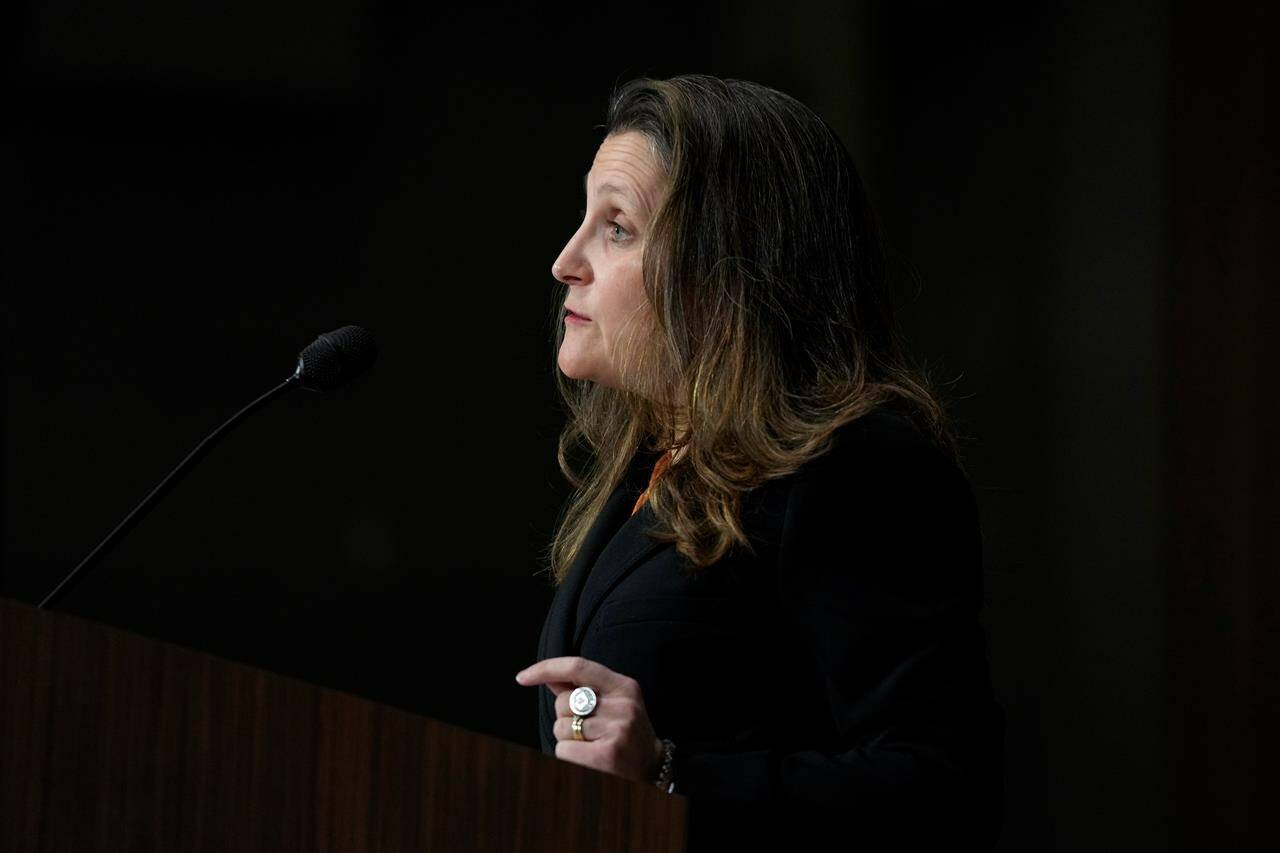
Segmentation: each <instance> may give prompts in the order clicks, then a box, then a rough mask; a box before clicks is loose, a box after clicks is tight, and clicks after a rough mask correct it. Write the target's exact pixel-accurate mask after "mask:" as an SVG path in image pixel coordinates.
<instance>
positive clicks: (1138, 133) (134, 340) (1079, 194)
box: [0, 0, 1280, 850]
mask: <svg viewBox="0 0 1280 853" xmlns="http://www.w3.org/2000/svg"><path fill="white" fill-rule="evenodd" d="M6 10H7V11H5V12H4V13H3V15H4V16H5V18H6V20H5V23H6V26H5V27H4V28H3V31H4V33H5V36H4V38H5V40H6V41H5V43H4V47H5V48H7V49H6V50H5V55H6V56H7V57H8V58H9V59H8V66H7V68H6V71H7V77H8V79H7V84H8V85H7V86H6V93H5V94H6V97H5V110H4V112H5V114H6V118H5V121H4V125H5V127H6V129H5V130H4V131H3V135H2V137H0V153H2V154H3V158H4V166H5V168H4V173H3V174H4V188H5V191H4V193H3V197H4V200H5V206H6V207H7V208H8V210H7V213H8V216H7V217H6V218H7V220H8V226H7V237H8V239H7V240H5V247H4V272H3V276H4V277H3V283H2V285H0V286H2V287H3V291H2V293H3V295H2V296H0V322H2V323H3V326H2V327H0V335H2V339H0V371H2V372H3V380H4V392H5V402H4V409H3V422H2V423H0V431H2V436H3V445H4V454H3V481H2V482H3V491H2V492H0V501H2V502H3V514H2V515H0V524H2V528H0V530H2V534H3V542H4V552H3V560H4V562H3V568H2V572H3V574H2V576H0V594H3V595H6V596H9V597H13V598H18V599H22V600H25V601H30V602H34V601H36V600H38V599H40V598H41V597H43V595H44V594H45V593H47V592H48V591H49V590H50V589H51V588H52V587H53V586H54V585H55V584H56V582H57V581H58V579H60V577H61V576H62V575H63V574H64V573H65V572H66V571H68V570H69V569H70V568H71V567H72V566H74V565H75V564H76V563H77V562H78V561H79V560H80V558H81V557H83V556H84V554H85V553H87V552H88V550H89V549H90V548H92V547H93V545H94V544H96V542H97V541H98V540H99V539H100V538H101V537H102V536H104V535H105V534H106V533H107V532H108V531H109V530H110V529H111V527H112V526H114V524H115V523H116V522H117V521H118V520H119V519H120V518H121V517H122V516H123V515H124V514H125V513H126V512H127V511H128V510H129V509H130V508H131V507H132V506H133V505H134V503H136V502H137V501H138V500H139V499H140V498H141V497H142V496H143V495H144V494H146V492H147V491H148V490H149V489H150V488H151V487H152V486H153V485H154V484H155V483H156V482H157V481H158V480H159V479H160V478H161V477H162V476H163V475H164V474H165V473H166V472H167V471H168V470H169V469H170V468H171V467H172V466H173V465H174V464H176V462H177V461H178V460H179V459H180V458H181V457H182V456H183V455H185V454H186V452H187V451H189V450H190V449H191V448H192V447H193V446H194V445H195V444H196V443H197V442H198V441H199V440H200V439H201V438H202V437H203V436H204V435H205V434H206V433H207V432H208V431H210V430H211V429H212V428H213V427H214V426H216V425H217V424H218V423H220V422H221V421H222V420H223V419H225V418H226V417H228V416H229V415H231V414H232V413H233V412H235V411H236V410H238V409H239V408H240V407H241V406H243V405H244V404H246V403H247V402H249V400H251V399H252V398H253V397H255V396H257V395H258V394H260V393H262V392H263V391H266V390H267V389H268V388H270V387H271V386H273V385H275V384H276V383H278V382H279V381H281V380H283V379H284V378H285V377H286V376H287V375H289V373H291V372H292V368H293V361H294V358H295V357H296V354H297V352H298V350H300V349H301V348H302V347H303V346H304V345H306V344H307V343H309V342H310V341H311V340H312V339H313V338H314V337H315V335H317V334H318V333H320V332H323V331H328V330H330V329H333V328H335V327H337V326H341V325H345V324H348V323H356V324H361V325H365V326H367V327H369V328H370V329H372V330H373V331H374V332H375V333H376V335H377V336H378V339H379V341H380V344H381V357H380V361H379V363H378V364H377V366H376V367H375V368H374V369H373V371H372V372H370V373H369V374H367V375H366V376H364V377H362V378H361V379H359V380H358V381H357V382H355V383H354V384H353V385H351V386H348V387H346V388H344V389H341V390H339V391H337V392H334V393H332V394H329V395H319V394H308V393H305V392H296V393H294V394H292V395H289V396H286V397H285V398H283V399H282V400H280V401H278V402H276V403H275V404H273V405H272V406H271V408H269V409H267V410H265V411H263V412H261V413H258V414H255V415H253V416H252V417H251V418H250V419H249V420H248V421H247V422H246V423H245V424H244V425H243V426H241V427H240V428H239V429H238V430H237V431H236V432H235V433H234V434H232V435H231V436H230V437H229V438H227V439H226V440H225V441H224V442H223V443H222V444H221V445H220V446H218V447H217V448H216V449H215V450H214V452H213V454H212V456H211V457H210V458H209V459H207V460H206V462H205V463H204V464H203V465H202V467H200V468H198V469H197V470H196V471H194V472H193V473H192V474H191V475H190V476H189V477H188V478H187V479H186V480H185V481H184V482H183V483H182V484H181V485H180V486H179V488H178V489H176V490H175V491H174V492H173V493H172V494H171V495H170V496H169V498H168V499H167V500H166V502H165V503H163V504H162V505H160V506H159V507H158V508H157V509H156V510H155V511H154V512H153V513H152V514H151V515H150V516H149V517H148V518H147V519H146V520H145V521H144V522H143V523H142V524H141V525H140V526H139V527H138V529H137V530H136V531H135V532H134V533H133V534H132V535H131V536H130V537H129V538H128V539H127V540H125V541H124V542H123V543H122V544H121V545H120V547H119V548H118V549H117V550H116V551H114V552H113V553H112V554H111V556H110V557H109V558H108V559H107V560H106V561H105V562H104V563H103V564H102V565H101V566H100V567H99V568H98V569H97V570H95V572H94V573H93V574H91V575H89V576H88V579H87V580H86V581H85V582H84V583H83V584H82V585H81V586H80V587H78V588H77V589H76V590H75V591H74V592H73V593H72V594H71V595H70V596H69V597H68V598H67V599H66V600H65V602H64V604H63V605H62V607H63V609H65V610H66V611H68V612H71V613H74V614H78V615H81V616H84V617H87V618H90V619H94V620H98V621H101V622H105V623H108V624H111V625H115V626H119V627H122V628H126V629H129V630H132V631H135V632H138V633H141V634H145V635H148V636H152V637H157V638H162V639H165V640H169V641H172V642H177V643H180V644H183V645H187V646H191V647H195V648H198V649H203V650H206V651H209V652H212V653H215V654H218V655H222V656H225V657H229V658H233V659H236V660H240V661H245V662H248V663H251V664H254V665H257V666H261V667H265V668H268V669H271V670H274V671H277V672H281V673H286V674H289V675H294V676H297V677H300V678H303V679H306V680H309V681H313V682H316V683H319V684H323V685H326V686H331V687H336V688H339V689H342V690H345V691H349V692H352V693H356V694H359V695H362V696H366V697H369V698H372V699H375V700H377V701H381V702H387V703H391V704H394V705H396V706H399V707H403V708H407V709H410V710H413V711H417V712H420V713H423V714H427V715H431V716H434V717H438V718H441V719H444V720H446V721H448V722H451V723H457V724H460V725H464V726H467V727H468V728H472V729H475V730H478V731H482V732H486V733H490V734H493V735H496V736H498V737H502V738H504V739H508V740H512V741H517V742H521V743H524V744H527V745H529V746H531V747H536V743H537V735H536V726H535V721H536V710H535V704H534V699H535V693H534V691H533V690H532V689H529V688H521V687H519V686H518V685H516V684H515V682H514V681H513V680H512V679H513V676H514V674H515V672H516V671H517V670H518V669H521V668H523V667H524V666H527V665H528V664H530V663H532V662H533V660H534V656H535V648H536V644H537V637H538V632H539V629H540V627H541V624H542V619H543V616H544V615H545V611H546V607H547V605H548V603H549V602H550V599H551V595H552V590H551V588H550V586H549V585H548V583H547V581H546V579H545V577H544V576H541V575H536V574H535V572H536V571H537V568H538V564H537V554H538V552H539V551H541V549H542V548H543V547H544V546H545V545H546V543H547V541H548V540H549V538H550V536H551V533H552V529H553V525H554V522H555V518H556V513H557V510H558V508H559V507H560V505H561V503H562V502H563V500H564V498H565V497H566V496H567V494H568V492H567V486H566V484H565V483H563V482H562V481H561V478H560V475H559V473H558V469H557V467H556V464H555V459H554V448H555V436H556V433H557V430H558V429H559V426H560V425H561V423H562V422H563V413H562V412H561V411H560V409H559V406H558V402H557V400H556V397H555V394H554V387H553V381H552V376H553V373H552V371H553V370H555V361H554V353H553V351H552V347H551V337H550V335H551V332H550V324H549V320H550V318H551V317H552V316H553V312H554V311H555V309H556V304H555V301H554V295H555V289H556V286H557V283H556V282H555V281H554V280H553V278H552V277H551V274H550V265H551V262H552V261H553V260H554V259H555V257H556V255H557V254H558V252H559V250H560V247H561V246H562V245H563V243H564V241H565V240H566V239H567V238H568V237H569V235H570V234H571V233H572V231H573V229H574V227H575V226H576V217H577V211H578V210H579V209H580V207H581V193H582V187H581V175H582V173H583V172H584V171H586V169H587V168H588V167H589V166H590V163H591V158H592V156H593V154H594V152H595V148H596V146H597V145H598V144H599V141H600V136H599V134H600V131H599V129H598V127H597V125H599V124H601V123H602V122H603V121H604V110H605V105H606V99H607V96H608V94H609V91H610V89H611V88H612V87H613V85H614V84H615V83H617V82H620V81H623V80H625V79H628V78H630V77H633V76H637V75H641V74H645V75H651V76H659V77H663V76H670V75H674V74H679V73H686V72H701V73H710V74H716V75H719V76H725V77H741V78H747V79H752V80H756V81H759V82H762V83H765V84H768V85H772V86H775V87H777V88H780V89H782V90H784V91H786V92H788V93H790V94H792V95H794V96H796V97H798V98H800V99H801V100H803V101H805V102H806V103H808V104H809V105H810V106H811V107H813V108H814V109H815V110H816V111H817V112H818V113H819V114H821V115H823V116H824V117H825V118H826V119H827V120H828V121H829V122H830V123H831V124H832V125H833V126H834V127H835V128H836V129H837V130H838V131H839V132H840V133H841V134H842V136H843V137H844V140H845V142H846V143H847V144H848V146H849V148H850V150H851V151H852V153H853V155H854V157H855V160H856V161H857V162H858V164H859V167H860V169H861V170H862V172H863V175H864V179H865V181H866V183H867V186H868V188H869V191H870V193H871V196H872V201H873V203H874V205H875V206H876V208H877V210H878V211H879V213H880V214H881V216H882V219H883V221H884V225H885V228H886V231H887V234H888V237H889V239H890V242H891V244H892V245H893V247H894V248H895V249H896V250H897V251H898V252H900V253H902V255H903V256H905V257H906V258H909V259H910V260H911V261H912V262H913V263H914V265H915V268H916V270H918V272H919V282H918V286H909V287H906V288H904V290H903V292H902V293H901V294H900V300H901V304H902V311H903V321H904V325H905V327H906V331H907V333H908V336H909V338H910V340H911V341H912V343H913V345H914V347H915V351H916V353H917V354H918V356H919V357H920V359H921V360H922V361H923V362H925V363H926V364H927V365H928V366H929V368H930V370H931V374H932V375H933V376H934V378H935V379H936V380H938V381H940V382H942V383H943V390H944V392H945V393H946V394H947V395H948V398H949V399H951V400H952V402H953V411H954V413H955V415H956V417H957V418H958V419H959V422H960V426H961V428H962V429H963V431H964V434H965V435H966V440H965V443H964V447H965V456H966V465H967V467H968V469H969V471H970V477H971V480H972V482H973V485H974V489H975V492H976V494H977V496H978V499H979V502H980V505H981V509H982V517H983V527H984V541H985V548H986V579H987V596H986V606H985V610H984V621H985V623H986V625H987V627H988V635H989V641H990V658H991V665H992V673H993V677H994V679H995V682H996V687H997V691H998V694H999V697H1000V699H1001V701H1002V703H1003V704H1004V705H1005V707H1006V709H1007V711H1008V714H1009V721H1010V727H1009V739H1008V747H1009V764H1008V782H1009V793H1008V820H1007V823H1006V826H1005V831H1004V838H1003V840H1002V845H1001V849H1004V850H1080V849H1113V850H1166V849H1177V850H1184V849H1185V850H1200V849H1205V848H1206V847H1208V846H1210V845H1212V844H1217V843H1226V842H1230V843H1231V844H1232V846H1233V848H1234V849H1259V850H1261V849H1273V848H1272V847H1271V845H1272V844H1274V843H1276V830H1275V827H1274V823H1273V822H1270V821H1267V820H1265V818H1267V817H1268V816H1269V811H1270V809H1269V804H1273V803H1274V802H1275V801H1276V798H1277V796H1280V786H1278V785H1277V776H1278V774H1277V770H1276V758H1277V757H1278V756H1277V749H1276V745H1277V743H1276V736H1275V734H1274V733H1273V732H1272V727H1273V724H1274V722H1275V720H1276V719H1278V718H1280V717H1278V716H1277V711H1278V710H1280V708H1278V707H1277V703H1276V686H1277V684H1276V682H1277V677H1278V676H1277V667H1276V652H1277V646H1278V645H1280V639H1278V638H1280V622H1278V621H1277V616H1276V607H1275V601H1276V594H1277V592H1278V590H1277V580H1276V571H1275V570H1276V568H1277V566H1280V559H1277V549H1276V544H1275V528H1276V524H1275V521H1276V519H1277V517H1280V516H1278V514H1277V512H1276V509H1277V506H1278V501H1277V494H1276V487H1275V486H1274V482H1275V478H1274V474H1275V473H1276V465H1275V462H1276V449H1275V444H1274V440H1273V438H1272V435H1271V429H1270V427H1271V425H1273V424H1274V423H1275V415H1276V403H1275V399H1274V392H1273V389H1274V380H1273V379H1272V378H1271V376H1270V373H1271V368H1274V367H1275V366H1276V361H1277V360H1276V358H1275V356H1276V344H1275V343H1274V340H1272V339H1267V338H1265V337H1264V336H1263V335H1262V330H1263V329H1266V328H1268V327H1269V326H1270V327H1273V328H1274V326H1275V323H1276V321H1277V320H1280V312H1278V311H1277V304H1276V298H1275V296H1274V293H1273V290H1274V286H1275V284H1276V278H1275V275H1274V270H1275V267H1276V264H1275V260H1276V250H1275V248H1274V244H1273V242H1272V238H1273V237H1274V235H1275V234H1276V233H1280V231H1278V229H1277V225H1280V221H1278V219H1280V217H1278V215H1277V212H1278V210H1280V206H1278V205H1277V195H1276V187H1277V180H1276V168H1275V161H1274V157H1273V153H1272V152H1274V151H1275V150H1277V140H1276V125H1275V111H1274V109H1273V108H1272V105H1273V104H1274V103H1276V102H1277V101H1278V98H1277V87H1276V86H1275V83H1276V74H1277V71H1276V62H1275V58H1274V57H1275V51H1276V48H1277V47H1278V46H1280V45H1278V44H1277V38H1276V25H1277V20H1276V14H1275V12H1274V11H1272V10H1271V9H1270V7H1268V6H1267V5H1265V4H1261V3H1258V4H1253V5H1240V6H1237V7H1234V8H1233V7H1214V10H1213V12H1212V13H1209V12H1206V11H1200V10H1199V9H1198V8H1193V7H1191V6H1183V5H1180V4H1174V5H1169V4H1162V3H1134V4H1123V5H1122V7H1120V8H1117V7H1114V6H1112V5H1110V4H1096V3H1095V4H1083V5H1082V4H1073V5H1072V6H1071V7H1070V8H1058V9H1048V8H1040V7H1039V6H1038V5H1037V7H1036V8H1034V9H1026V8H1023V9H1021V10H1020V11H1009V10H997V9H979V8H975V7H973V6H972V5H970V4H964V5H963V6H959V5H957V4H948V5H946V6H943V5H941V4H938V5H937V6H934V5H933V4H921V3H893V4H890V3H882V4H834V3H822V4H785V8H782V4H773V3H747V2H735V3H733V4H683V5H675V4H673V5H671V6H670V7H669V8H668V7H663V6H656V5H654V4H645V5H643V6H636V5H625V4H624V5H605V4H593V5H590V6H584V7H581V8H580V9H574V8H572V7H546V9H545V10H542V11H523V12H512V11H509V10H506V9H502V8H494V7H489V6H484V7H483V8H477V10H476V11H475V12H462V11H457V10H450V9H447V8H437V9H435V10H432V11H430V12H427V11H426V9H425V4H422V8H420V9H418V10H417V11H413V12H411V11H407V10H405V9H403V8H400V7H396V6H391V5H388V4H380V5H379V4H357V3H355V2H349V1H346V2H344V0H324V1H323V2H311V3H306V4H302V3H283V2H277V0H267V2H263V0H255V2H252V3H249V2H235V3H221V4H216V6H215V5H214V4H209V5H204V6H192V5H190V4H184V3H173V2H160V0H115V2H111V3H106V2H96V3H83V2H82V3H73V2H70V0H48V2H44V3H38V4H37V3H25V4H24V3H19V4H9V5H8V6H6ZM494 531H500V532H499V533H497V534H495V532H494Z"/></svg>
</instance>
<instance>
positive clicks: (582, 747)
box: [556, 740, 613, 773]
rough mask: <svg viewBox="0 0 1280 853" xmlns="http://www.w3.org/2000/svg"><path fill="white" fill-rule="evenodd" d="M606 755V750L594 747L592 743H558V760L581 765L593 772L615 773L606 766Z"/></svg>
mask: <svg viewBox="0 0 1280 853" xmlns="http://www.w3.org/2000/svg"><path fill="white" fill-rule="evenodd" d="M605 755H606V753H605V752H604V750H602V749H600V748H599V747H597V746H594V745H593V744H592V743H591V742H590V741H579V740H561V741H556V758H559V759H561V760H563V761H571V762H573V763H574V764H581V765H582V766H583V767H590V768H592V769H593V770H601V771H603V772H605V773H612V772H613V771H612V770H611V769H609V767H608V766H606V762H605V760H604V756H605Z"/></svg>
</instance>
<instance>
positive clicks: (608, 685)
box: [516, 656, 625, 693]
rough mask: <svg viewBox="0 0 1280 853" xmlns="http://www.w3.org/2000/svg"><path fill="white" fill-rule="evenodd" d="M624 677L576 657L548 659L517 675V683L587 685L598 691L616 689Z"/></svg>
mask: <svg viewBox="0 0 1280 853" xmlns="http://www.w3.org/2000/svg"><path fill="white" fill-rule="evenodd" d="M624 677H625V676H622V675H621V674H620V673H617V672H614V671H613V670H611V669H609V667H607V666H605V665H604V664H601V663H596V662H595V661H593V660H587V659H586V658H584V657H576V656H565V657H555V658H546V659H545V660H540V661H538V662H537V663H535V664H534V665H533V666H531V667H529V668H528V669H524V670H521V671H520V672H518V673H516V681H518V682H520V683H521V684H524V685H530V684H548V685H549V684H550V683H551V682H561V683H571V684H575V685H583V684H586V685H589V686H591V687H594V688H595V689H596V690H598V691H605V690H612V689H614V688H616V687H617V686H619V685H620V684H621V683H622V679H623V678H624ZM557 693H559V691H557Z"/></svg>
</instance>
